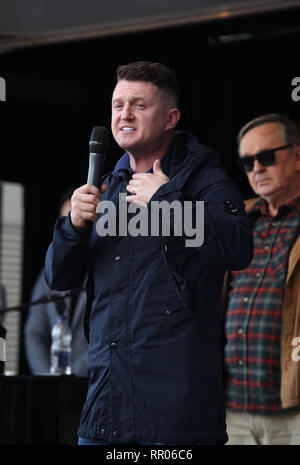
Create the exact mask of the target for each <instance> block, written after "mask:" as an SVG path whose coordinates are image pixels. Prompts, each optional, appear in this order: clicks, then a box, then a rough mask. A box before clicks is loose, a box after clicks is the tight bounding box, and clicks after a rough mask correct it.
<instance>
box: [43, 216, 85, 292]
mask: <svg viewBox="0 0 300 465" xmlns="http://www.w3.org/2000/svg"><path fill="white" fill-rule="evenodd" d="M91 226H92V225H91V224H88V226H87V227H86V228H84V229H83V230H80V231H79V232H78V231H75V229H74V228H73V226H72V224H71V221H70V217H69V216H67V217H59V218H58V219H57V221H56V224H55V227H54V234H53V241H52V243H51V244H50V246H49V248H48V251H47V254H46V262H45V278H46V282H47V284H48V286H49V287H50V288H51V289H54V290H56V291H66V290H68V289H75V288H79V287H81V286H82V283H83V282H84V279H85V276H86V274H87V270H88V248H89V240H90V233H91Z"/></svg>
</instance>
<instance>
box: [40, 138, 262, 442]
mask: <svg viewBox="0 0 300 465" xmlns="http://www.w3.org/2000/svg"><path fill="white" fill-rule="evenodd" d="M126 160H127V162H126ZM124 161H125V168H124V166H123V165H124ZM126 163H127V169H126ZM120 166H122V168H121V169H120ZM161 166H162V170H163V171H164V173H165V174H166V175H167V176H168V177H169V178H170V182H168V183H167V184H164V185H163V186H161V187H160V188H159V189H158V191H157V192H156V193H155V194H154V195H153V197H152V199H151V200H157V201H161V200H167V201H169V202H171V201H173V200H180V201H184V200H193V201H196V200H202V201H204V202H205V212H204V221H205V225H204V242H203V245H202V246H200V247H198V248H195V247H186V246H185V239H186V238H185V237H177V236H172V235H170V236H169V237H165V236H163V235H160V236H158V237H150V236H148V237H143V236H137V237H132V236H129V235H128V236H124V237H118V236H117V237H99V235H98V234H97V232H96V228H95V224H93V225H90V226H89V227H87V228H85V229H84V230H81V231H80V232H77V231H75V230H74V228H73V227H72V224H71V223H70V219H69V218H60V219H58V221H57V223H56V226H55V231H54V238H53V242H52V244H51V245H50V247H49V249H48V252H47V258H46V279H47V282H48V284H49V286H50V287H52V288H53V289H56V290H64V289H70V288H72V287H76V286H78V285H79V284H80V283H81V282H82V279H83V277H84V275H85V273H86V271H87V269H88V270H89V280H88V284H87V294H88V306H87V315H86V328H87V331H88V337H89V351H88V368H89V371H90V383H89V389H88V395H87V399H86V403H85V405H84V408H83V412H82V416H81V423H80V427H79V435H80V436H82V437H87V438H99V439H102V440H104V441H108V442H110V443H128V442H132V441H136V442H143V441H151V442H162V443H169V444H180V443H193V442H195V443H197V442H200V443H205V442H208V443H214V442H221V443H222V442H223V443H225V442H226V440H227V435H226V428H225V413H224V395H223V371H222V369H223V360H222V348H221V344H222V335H221V324H220V321H221V315H220V312H221V290H222V284H223V277H224V272H225V270H239V269H243V268H245V267H247V266H248V265H249V263H250V261H251V259H252V255H253V239H252V232H251V230H250V227H249V225H248V221H247V219H246V216H245V212H244V204H243V200H242V198H241V195H240V193H239V192H238V190H237V189H236V187H235V185H234V184H233V182H232V181H231V179H230V178H229V176H228V175H227V173H226V172H225V170H224V169H223V168H222V165H221V163H220V161H219V158H218V156H217V155H216V154H215V153H214V152H213V151H211V150H210V149H208V148H207V147H205V146H202V145H200V144H198V142H197V141H196V139H195V138H194V137H193V136H192V135H191V134H189V133H187V132H177V133H176V135H175V137H174V139H173V141H172V143H171V145H170V147H169V150H168V152H167V154H166V155H165V156H164V157H163V158H162V160H161ZM128 168H129V162H128V155H127V154H125V155H124V156H123V158H122V161H121V162H119V163H118V164H117V166H116V168H115V170H114V171H113V172H112V173H110V174H109V175H106V176H105V177H104V179H103V182H104V183H105V184H107V185H108V188H107V191H106V192H105V194H104V196H103V197H102V199H103V200H104V199H110V200H113V202H115V204H116V205H117V204H118V199H119V193H120V192H126V185H127V183H128V178H129V177H130V174H129V170H128ZM149 206H150V203H149V205H148V208H149Z"/></svg>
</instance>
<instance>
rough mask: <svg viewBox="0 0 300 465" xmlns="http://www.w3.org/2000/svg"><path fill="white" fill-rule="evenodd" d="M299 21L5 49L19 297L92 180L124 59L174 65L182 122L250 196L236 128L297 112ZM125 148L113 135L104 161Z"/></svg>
mask: <svg viewBox="0 0 300 465" xmlns="http://www.w3.org/2000/svg"><path fill="white" fill-rule="evenodd" d="M298 3H299V2H298ZM299 25H300V7H295V8H289V9H286V10H279V11H273V12H272V11H268V12H264V13H262V12H261V13H253V14H247V15H245V16H242V17H232V18H230V17H227V18H226V17H224V18H219V19H210V20H209V21H204V22H199V23H198V24H191V23H189V24H186V25H184V24H173V25H168V26H166V27H153V29H151V30H138V31H136V32H129V31H126V32H122V31H121V32H120V31H119V33H112V32H111V33H110V34H108V35H107V36H101V37H96V38H92V39H91V38H89V39H87V38H84V39H82V40H80V39H79V38H77V39H76V40H74V39H72V40H63V41H62V42H61V43H52V44H49V45H44V44H40V45H34V44H32V45H31V46H30V47H25V46H24V44H22V46H21V47H17V48H16V49H15V50H13V49H12V50H10V51H9V50H5V49H3V50H2V54H1V55H0V76H1V77H3V78H5V80H6V85H7V94H6V102H0V124H1V126H0V128H1V130H0V133H1V135H0V154H1V171H0V179H1V180H4V181H10V182H18V183H21V184H22V185H23V186H24V192H25V228H24V264H23V285H22V300H23V301H27V300H29V298H30V292H31V289H32V286H33V283H34V281H35V279H36V277H37V275H38V273H39V271H40V269H41V267H42V266H43V262H44V256H45V252H46V250H47V247H48V245H49V243H50V241H51V238H52V231H53V226H54V222H55V219H56V216H57V206H58V202H59V200H60V197H61V194H62V192H63V191H64V190H65V188H67V187H70V186H74V187H78V186H80V185H82V184H84V183H85V182H86V176H87V169H88V155H89V152H88V142H89V138H90V134H91V130H92V128H93V126H95V125H101V126H107V127H110V99H111V93H112V90H113V87H114V84H115V69H116V66H117V65H118V64H125V63H128V62H131V61H137V60H153V61H159V62H164V63H167V64H169V65H170V66H172V67H173V68H174V69H175V70H176V72H177V73H178V76H179V78H180V81H181V85H182V86H181V87H182V88H181V102H180V109H181V111H182V118H181V121H180V124H179V126H178V128H180V129H188V130H190V131H192V132H193V133H194V134H195V135H196V136H197V137H198V138H199V140H200V141H201V142H202V143H204V144H207V145H209V146H211V147H213V148H214V149H215V150H216V151H217V152H218V153H219V154H220V157H221V158H222V161H223V163H224V165H225V167H226V169H227V170H228V171H229V173H230V175H231V176H232V178H233V179H234V180H235V182H236V183H237V184H238V186H239V188H240V189H241V191H242V193H243V195H244V197H245V198H248V197H250V196H251V195H252V193H251V190H250V188H249V187H248V184H247V182H246V178H245V175H244V174H243V173H242V172H241V171H240V170H239V168H238V167H237V164H236V143H235V138H236V134H237V132H238V130H239V128H240V127H241V126H242V125H243V124H244V123H245V122H247V121H248V120H249V119H251V118H253V117H255V116H258V115H260V114H262V113H266V112H278V113H284V114H287V115H289V116H290V117H292V118H294V119H296V120H300V101H299V102H294V101H293V100H292V90H293V86H292V79H293V78H294V77H296V76H300V69H299V49H300V47H299V45H300V26H299ZM121 153H122V152H121V151H120V150H119V148H118V147H117V146H116V144H115V143H114V142H113V141H112V140H111V145H110V150H109V156H108V158H107V164H106V170H107V171H108V170H110V169H111V168H112V167H113V166H114V164H115V163H116V161H117V159H118V158H119V156H120V155H121ZM26 316H27V313H26V311H24V312H23V313H22V325H21V331H20V337H21V345H20V370H19V372H20V373H21V374H27V373H28V372H29V371H28V366H27V363H26V360H25V357H24V348H23V325H24V322H25V319H26Z"/></svg>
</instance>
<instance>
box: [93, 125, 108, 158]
mask: <svg viewBox="0 0 300 465" xmlns="http://www.w3.org/2000/svg"><path fill="white" fill-rule="evenodd" d="M89 145H90V152H94V153H97V152H103V150H105V149H107V147H108V145H109V132H108V129H107V128H105V127H104V126H95V127H94V128H93V130H92V134H91V139H90V144H89Z"/></svg>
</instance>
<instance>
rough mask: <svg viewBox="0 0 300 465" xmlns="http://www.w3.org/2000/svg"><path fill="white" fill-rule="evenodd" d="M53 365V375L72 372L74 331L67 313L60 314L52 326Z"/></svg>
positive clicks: (51, 367)
mask: <svg viewBox="0 0 300 465" xmlns="http://www.w3.org/2000/svg"><path fill="white" fill-rule="evenodd" d="M51 335H52V344H51V365H50V373H51V374H52V375H57V374H60V375H70V374H71V356H72V346H71V342H72V333H71V329H70V327H69V325H68V322H67V318H66V316H65V315H58V317H57V323H56V324H55V325H54V326H53V328H52V332H51Z"/></svg>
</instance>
